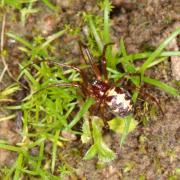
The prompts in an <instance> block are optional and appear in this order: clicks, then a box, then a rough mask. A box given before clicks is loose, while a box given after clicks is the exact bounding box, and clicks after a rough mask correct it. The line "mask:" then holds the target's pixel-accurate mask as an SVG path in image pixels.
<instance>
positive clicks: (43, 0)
mask: <svg viewBox="0 0 180 180" xmlns="http://www.w3.org/2000/svg"><path fill="white" fill-rule="evenodd" d="M42 2H43V3H44V4H45V5H46V6H47V7H48V8H49V9H51V10H53V11H57V10H58V8H57V7H56V6H55V5H54V4H52V3H51V2H50V1H49V0H42Z"/></svg>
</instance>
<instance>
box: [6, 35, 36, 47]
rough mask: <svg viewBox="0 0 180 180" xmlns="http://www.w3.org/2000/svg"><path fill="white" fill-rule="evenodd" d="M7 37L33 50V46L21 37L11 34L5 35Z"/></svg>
mask: <svg viewBox="0 0 180 180" xmlns="http://www.w3.org/2000/svg"><path fill="white" fill-rule="evenodd" d="M6 34H7V36H8V37H10V38H12V39H14V40H16V41H18V42H20V43H21V44H23V45H24V46H26V47H28V48H29V49H31V50H32V49H33V45H32V44H31V43H30V42H28V41H27V40H25V39H23V38H22V37H20V36H18V35H15V34H13V33H10V32H9V33H6Z"/></svg>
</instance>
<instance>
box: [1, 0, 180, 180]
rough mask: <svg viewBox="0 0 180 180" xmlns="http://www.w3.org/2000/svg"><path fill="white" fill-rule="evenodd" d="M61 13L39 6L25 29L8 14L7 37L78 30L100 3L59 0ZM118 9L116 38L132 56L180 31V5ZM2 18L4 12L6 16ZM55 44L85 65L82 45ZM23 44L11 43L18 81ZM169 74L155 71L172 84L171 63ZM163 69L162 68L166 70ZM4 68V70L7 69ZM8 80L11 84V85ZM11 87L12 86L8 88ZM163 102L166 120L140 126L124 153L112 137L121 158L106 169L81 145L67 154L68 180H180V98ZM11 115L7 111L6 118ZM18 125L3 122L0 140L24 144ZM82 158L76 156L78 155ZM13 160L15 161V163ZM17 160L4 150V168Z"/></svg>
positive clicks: (168, 2)
mask: <svg viewBox="0 0 180 180" xmlns="http://www.w3.org/2000/svg"><path fill="white" fill-rule="evenodd" d="M53 2H54V3H56V4H57V5H58V6H59V7H61V13H59V14H55V13H54V12H52V11H51V10H49V9H48V8H47V7H45V6H44V5H42V4H41V3H39V2H38V3H37V6H38V7H40V9H41V11H40V12H38V13H35V14H34V15H31V16H30V17H29V18H28V20H27V23H26V25H25V26H22V24H21V22H20V20H19V14H18V13H17V12H15V11H13V12H12V11H11V10H9V11H8V13H7V14H8V16H7V19H6V32H8V31H13V32H15V33H17V34H19V35H22V36H24V37H25V38H27V39H29V40H31V39H32V38H33V37H34V36H36V35H38V34H41V35H43V36H48V35H49V34H52V33H54V32H56V31H57V30H60V29H63V26H64V24H71V26H72V27H77V26H79V25H81V20H80V17H79V16H78V15H77V13H79V12H81V11H88V12H91V13H99V12H98V7H97V6H95V4H96V1H95V0H89V1H86V0H72V1H70V0H67V1H61V0H54V1H53ZM112 3H113V5H114V7H115V8H114V9H113V11H112V13H111V19H112V20H111V34H112V37H113V38H112V39H113V41H114V42H115V43H117V44H118V42H119V39H120V37H123V38H124V40H125V44H126V47H127V50H128V52H129V53H133V52H142V51H143V50H150V49H154V48H155V47H157V46H158V44H160V42H161V41H162V39H164V38H166V37H167V36H168V34H170V33H171V32H173V31H174V30H175V29H176V28H177V27H178V26H179V20H180V14H179V9H180V3H179V1H178V0H156V1H151V0H134V1H130V0H127V1H126V0H113V1H112ZM0 15H1V17H2V13H0ZM60 41H61V43H60V42H59V41H56V42H55V43H54V47H55V48H56V50H57V51H54V52H55V53H56V54H55V56H56V57H58V59H62V60H65V59H73V60H75V61H78V60H79V50H78V46H77V41H76V40H74V38H73V36H71V35H65V36H63V38H61V39H60ZM17 47H18V46H17V43H16V42H13V41H12V40H10V39H7V38H6V46H5V48H6V49H7V50H8V53H9V54H8V57H7V58H6V59H7V62H8V63H9V64H10V70H11V72H12V74H13V75H14V76H17V74H18V72H17V69H18V63H19V62H20V61H21V60H22V59H23V55H21V53H20V51H19V50H18V48H17ZM161 66H163V67H164V66H165V67H166V68H165V70H164V69H163V72H162V73H159V72H158V70H155V71H156V73H155V75H156V78H157V79H161V80H163V81H164V82H170V81H172V75H171V74H172V72H171V68H170V62H167V63H166V64H165V65H161ZM161 66H160V67H158V68H160V69H161V68H162V67H161ZM2 67H3V66H1V70H2ZM5 79H6V80H5ZM7 82H8V83H7ZM10 82H11V81H10V79H8V77H5V78H4V82H3V83H1V86H2V87H1V88H3V87H5V86H6V85H7V84H10ZM161 100H162V102H164V103H165V104H164V105H163V108H164V111H165V116H164V117H163V116H162V115H159V116H158V117H156V118H152V119H151V120H150V121H149V123H148V125H147V126H142V125H140V126H139V127H138V128H137V129H136V130H135V131H133V133H131V134H130V135H129V136H128V139H127V140H126V143H125V145H124V147H123V148H122V149H120V148H119V143H118V142H119V139H118V137H116V136H115V135H114V134H111V133H110V134H109V135H108V136H109V137H110V138H111V139H112V141H111V148H112V149H114V150H115V152H116V153H117V157H118V158H117V159H116V160H115V161H113V162H111V163H110V164H107V165H105V166H104V167H102V168H97V167H99V166H100V165H99V166H98V165H97V160H96V159H93V160H91V161H83V160H82V157H83V155H84V153H85V152H86V150H87V147H85V146H83V145H80V144H79V143H78V142H74V143H71V144H69V145H67V147H66V148H65V149H64V150H63V153H62V157H63V158H64V160H65V161H67V162H68V164H69V165H70V166H71V167H73V168H74V169H75V172H74V174H73V175H72V176H71V177H66V178H65V179H78V178H79V179H88V180H96V179H98V180H101V179H102V180H106V179H107V180H116V179H127V180H134V179H140V178H142V179H143V178H144V179H148V180H156V179H159V180H164V179H168V178H169V179H170V178H174V179H178V178H177V176H176V170H177V168H178V167H179V166H180V159H179V157H178V154H180V146H179V144H178V142H179V140H180V121H179V120H180V111H179V107H180V100H179V99H174V98H172V97H169V96H167V95H164V93H161ZM6 113H7V112H4V111H1V114H2V116H3V115H5V114H6ZM14 126H16V124H15V123H14V122H12V121H9V122H7V121H6V122H1V123H0V139H6V140H8V141H10V143H12V144H15V143H16V142H18V140H19V138H20V137H19V136H18V134H17V133H16V132H15V131H13V130H12V129H13V127H14ZM74 154H76V155H74ZM10 157H11V158H10ZM13 157H14V158H15V157H16V156H15V155H14V154H12V153H10V152H7V151H4V150H0V166H4V165H11V164H12V162H13Z"/></svg>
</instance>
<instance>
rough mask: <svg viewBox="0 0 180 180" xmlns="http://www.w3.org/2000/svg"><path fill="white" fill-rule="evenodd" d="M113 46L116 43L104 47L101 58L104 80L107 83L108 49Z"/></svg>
mask: <svg viewBox="0 0 180 180" xmlns="http://www.w3.org/2000/svg"><path fill="white" fill-rule="evenodd" d="M112 44H114V43H108V44H106V45H104V47H103V52H102V56H101V67H102V74H103V75H104V80H105V82H106V83H107V82H108V73H107V63H106V49H107V47H108V46H110V45H112Z"/></svg>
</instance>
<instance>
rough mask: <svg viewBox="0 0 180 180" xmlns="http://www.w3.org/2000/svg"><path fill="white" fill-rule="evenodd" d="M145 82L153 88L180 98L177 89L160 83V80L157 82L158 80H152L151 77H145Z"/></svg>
mask: <svg viewBox="0 0 180 180" xmlns="http://www.w3.org/2000/svg"><path fill="white" fill-rule="evenodd" d="M143 81H144V82H145V83H148V84H151V85H153V86H156V87H158V88H160V89H162V90H163V91H165V92H167V93H169V94H171V95H173V96H179V92H178V90H177V89H175V88H173V87H171V86H169V85H167V84H165V83H163V82H161V81H159V80H156V79H152V78H149V77H143Z"/></svg>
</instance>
